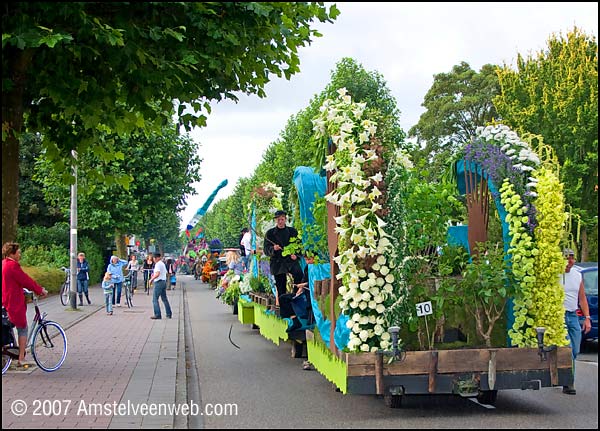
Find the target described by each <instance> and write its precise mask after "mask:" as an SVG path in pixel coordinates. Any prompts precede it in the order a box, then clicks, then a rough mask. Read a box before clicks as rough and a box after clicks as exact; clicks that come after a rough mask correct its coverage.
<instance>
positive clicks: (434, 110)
mask: <svg viewBox="0 0 600 431" xmlns="http://www.w3.org/2000/svg"><path fill="white" fill-rule="evenodd" d="M499 92H500V86H499V84H498V77H497V75H496V66H494V65H491V64H486V65H484V66H482V68H481V70H480V71H479V72H476V71H474V70H472V69H471V67H470V66H469V64H468V63H466V62H464V61H463V62H461V63H460V64H457V65H455V66H453V67H452V70H451V71H450V72H449V73H439V74H436V75H434V77H433V85H432V86H431V88H430V89H429V91H428V92H427V94H426V95H425V98H424V101H423V106H424V107H425V109H426V111H425V112H424V113H423V114H422V115H421V117H420V118H419V122H418V123H417V124H416V125H415V126H413V127H412V128H411V129H410V131H409V137H411V138H416V139H417V143H418V144H419V145H418V147H417V148H418V149H417V150H416V151H414V152H412V155H413V160H414V163H415V165H418V166H420V167H421V169H420V174H421V175H422V176H423V177H424V178H427V179H429V180H433V181H435V180H437V179H438V178H440V176H441V174H442V173H443V172H444V170H445V169H446V166H447V163H448V161H453V160H455V156H456V155H457V153H458V152H459V151H460V150H461V148H462V146H463V144H464V143H465V142H469V141H470V140H471V138H472V137H473V136H475V129H476V128H477V127H478V126H485V125H486V124H487V123H488V122H490V121H491V120H492V119H493V118H496V117H497V113H496V109H495V108H494V105H493V104H492V98H493V97H494V96H495V95H497V94H498V93H499Z"/></svg>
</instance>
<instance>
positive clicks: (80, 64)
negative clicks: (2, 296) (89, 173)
mask: <svg viewBox="0 0 600 431" xmlns="http://www.w3.org/2000/svg"><path fill="white" fill-rule="evenodd" d="M338 14H339V11H338V10H337V8H336V7H335V5H331V6H325V5H324V4H322V3H293V2H280V3H268V4H267V3H236V2H233V3H223V2H214V3H185V2H181V3H160V2H159V3H148V4H141V3H140V4H132V3H122V2H114V3H111V4H104V3H60V2H59V3H56V4H49V3H44V2H40V3H10V4H8V5H7V6H6V7H5V8H3V13H2V30H3V37H2V69H3V70H5V71H7V74H6V76H4V77H3V86H2V97H3V101H5V102H6V103H3V124H4V125H5V126H6V127H3V131H2V132H3V133H2V141H3V156H5V155H10V156H11V157H10V158H9V159H8V160H9V161H8V162H7V164H6V166H5V167H9V169H3V187H4V186H6V187H10V188H11V189H12V190H11V191H12V193H10V194H8V196H10V197H12V200H10V201H9V202H4V205H9V206H10V207H11V208H15V209H16V208H18V202H17V199H18V194H17V193H16V192H17V187H18V184H17V181H16V177H15V178H14V180H11V178H10V175H12V174H11V173H14V172H16V171H17V170H18V163H19V159H18V153H19V147H18V141H17V140H18V135H19V134H20V133H21V132H22V129H23V125H25V127H26V128H27V130H30V131H39V132H42V134H43V136H44V148H45V150H46V152H45V158H46V159H47V160H49V161H51V163H52V164H53V166H54V169H55V171H56V172H60V173H64V175H62V177H61V180H62V181H63V182H65V183H67V184H69V183H71V182H72V181H73V178H72V177H71V176H70V172H69V169H68V167H69V166H70V165H71V164H72V163H71V150H74V149H75V150H77V152H78V153H79V154H80V155H83V154H85V153H87V152H91V153H93V154H95V155H96V156H97V157H99V158H100V159H102V160H103V161H108V160H123V152H122V151H123V148H122V147H120V146H119V145H118V144H119V143H118V142H115V140H114V139H113V137H112V136H114V135H117V136H120V137H124V136H128V135H130V134H131V133H133V132H135V131H138V130H139V129H143V131H144V133H150V132H152V131H153V132H155V133H158V132H160V130H161V126H162V125H163V124H164V123H168V122H170V121H171V118H172V116H173V114H174V108H173V101H174V100H176V101H177V106H176V108H175V109H176V112H175V113H176V115H177V116H178V122H179V125H181V126H183V127H185V128H186V129H187V130H191V129H192V128H193V127H195V126H203V125H205V123H206V114H207V113H208V112H210V101H214V100H216V101H218V100H221V99H224V98H225V99H232V100H237V96H236V94H235V93H236V92H242V93H246V94H257V95H258V96H259V97H264V96H265V95H266V94H265V91H264V87H265V85H266V84H267V83H268V82H269V81H270V79H271V77H272V76H278V77H281V76H285V78H286V79H289V78H290V77H291V75H293V74H295V73H297V72H299V70H300V69H299V56H298V49H299V48H301V47H303V46H306V45H309V44H310V43H311V42H312V38H313V37H319V36H320V34H319V32H318V31H316V30H315V29H314V28H312V25H313V21H314V20H318V21H320V22H332V21H333V20H334V19H335V18H336V17H337V15H338ZM5 114H6V115H5ZM5 144H6V145H5ZM9 149H10V151H9ZM154 154H156V153H154ZM14 156H16V157H14ZM148 159H149V160H152V157H148ZM5 180H6V182H5ZM129 181H131V178H130V177H129V176H128V174H127V173H124V172H111V173H109V174H108V175H106V182H107V183H120V184H121V185H123V186H125V187H126V186H127V183H128V182H129ZM109 185H111V184H109ZM8 216H9V214H8V213H7V214H6V217H7V218H8ZM5 223H6V225H7V226H8V227H7V228H6V229H3V238H4V239H6V240H9V239H13V238H15V237H16V225H15V224H14V222H10V220H8V219H6V220H3V225H4V224H5Z"/></svg>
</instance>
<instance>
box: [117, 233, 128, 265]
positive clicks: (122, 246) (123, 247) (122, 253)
mask: <svg viewBox="0 0 600 431" xmlns="http://www.w3.org/2000/svg"><path fill="white" fill-rule="evenodd" d="M125 238H126V237H125V235H123V234H122V233H120V232H115V244H116V245H117V256H119V257H120V258H121V259H126V258H127V242H126V240H125Z"/></svg>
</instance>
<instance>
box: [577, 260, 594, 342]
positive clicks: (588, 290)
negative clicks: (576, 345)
mask: <svg viewBox="0 0 600 431" xmlns="http://www.w3.org/2000/svg"><path fill="white" fill-rule="evenodd" d="M573 269H575V270H577V271H579V272H580V273H581V276H582V277H583V286H584V288H585V296H586V297H587V301H588V305H589V307H590V316H591V318H592V319H591V321H592V329H591V330H590V332H588V333H587V334H582V339H581V344H582V347H583V344H584V343H585V342H586V341H593V340H596V341H598V262H579V263H576V264H575V265H573ZM577 315H578V316H579V321H580V322H581V323H582V324H583V320H584V319H585V317H584V315H583V313H582V312H581V309H577Z"/></svg>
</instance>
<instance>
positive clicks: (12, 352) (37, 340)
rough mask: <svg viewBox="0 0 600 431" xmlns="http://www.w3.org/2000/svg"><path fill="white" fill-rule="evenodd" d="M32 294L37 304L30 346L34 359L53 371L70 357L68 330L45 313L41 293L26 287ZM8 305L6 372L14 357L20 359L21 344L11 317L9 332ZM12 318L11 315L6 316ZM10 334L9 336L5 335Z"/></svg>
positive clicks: (3, 359) (28, 293) (3, 329)
mask: <svg viewBox="0 0 600 431" xmlns="http://www.w3.org/2000/svg"><path fill="white" fill-rule="evenodd" d="M23 291H24V292H25V294H26V295H31V297H32V301H33V304H34V307H35V316H34V317H33V325H32V326H31V330H30V331H29V335H28V337H27V347H28V348H29V349H30V350H31V356H33V360H34V361H35V363H36V364H37V365H38V367H40V368H41V369H42V370H44V371H46V372H52V371H56V370H58V369H59V368H60V367H61V365H62V364H63V362H64V361H65V359H66V357H67V334H65V330H64V329H63V328H62V326H60V324H58V323H57V322H54V321H52V320H47V319H46V316H47V313H46V312H44V313H41V312H40V308H39V306H38V299H37V296H36V295H35V294H34V293H33V292H31V291H30V290H27V289H23ZM4 315H5V309H4V307H3V308H2V332H3V337H2V374H4V373H6V371H7V370H8V368H9V367H10V364H11V363H12V361H13V359H19V347H18V344H17V341H16V338H15V330H14V325H13V324H12V323H10V321H8V330H7V332H6V334H5V332H4V331H5V330H6V326H5V318H4V317H5V316H4ZM6 320H8V316H6ZM5 335H6V337H7V339H6V340H5V339H4V337H5Z"/></svg>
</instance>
